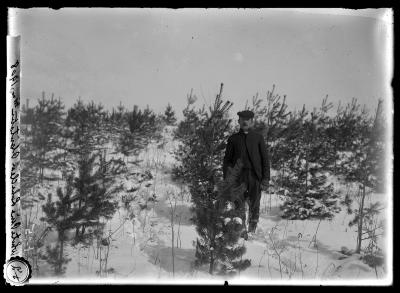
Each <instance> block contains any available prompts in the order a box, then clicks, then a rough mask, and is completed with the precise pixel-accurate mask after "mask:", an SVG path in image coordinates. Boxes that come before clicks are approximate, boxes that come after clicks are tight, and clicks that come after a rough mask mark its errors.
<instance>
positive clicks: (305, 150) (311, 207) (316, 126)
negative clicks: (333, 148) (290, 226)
mask: <svg viewBox="0 0 400 293" xmlns="http://www.w3.org/2000/svg"><path fill="white" fill-rule="evenodd" d="M330 108H331V104H327V99H324V100H323V102H322V106H321V108H320V110H319V111H317V110H316V109H314V111H313V112H311V113H310V117H309V118H308V119H304V117H305V116H306V115H305V109H304V107H303V111H302V112H301V113H300V114H299V117H298V118H297V119H296V118H295V119H293V121H291V123H289V125H288V126H289V127H294V128H295V129H296V131H293V130H292V131H288V133H287V136H286V142H285V144H286V146H287V147H288V148H291V151H290V152H286V154H289V156H290V157H289V161H288V163H289V164H288V166H287V167H288V168H287V169H286V175H285V176H284V177H283V180H282V181H281V183H283V184H282V185H283V186H284V187H285V188H286V189H287V191H288V194H287V196H286V199H285V202H284V204H283V205H282V207H281V208H282V210H283V217H286V218H289V219H307V218H317V219H331V218H332V217H333V216H334V214H335V213H337V212H338V211H339V210H340V208H339V207H338V206H337V200H338V193H337V192H335V191H334V188H333V183H330V184H328V181H327V175H329V174H328V172H327V168H326V165H327V164H328V163H327V159H326V156H325V154H326V148H327V144H326V138H325V129H326V125H327V124H328V123H329V119H328V118H327V115H326V113H327V111H328V110H329V109H330ZM293 123H294V124H293ZM290 154H291V155H290Z"/></svg>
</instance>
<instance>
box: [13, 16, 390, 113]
mask: <svg viewBox="0 0 400 293" xmlns="http://www.w3.org/2000/svg"><path fill="white" fill-rule="evenodd" d="M322 12H323V13H321V10H309V9H305V10H299V9H296V10H288V9H284V10H270V9H262V10H249V9H245V10H244V9H227V10H225V9H222V10H221V9H214V10H210V9H208V10H206V9H195V10H193V9H184V10H168V9H111V8H110V9H93V8H92V9H60V10H49V9H44V8H42V9H25V10H24V9H16V10H14V11H13V12H12V13H10V15H9V20H10V23H9V29H10V33H12V34H14V35H16V34H18V35H21V38H22V40H21V56H22V63H21V66H22V90H21V94H22V99H23V100H24V99H26V98H30V100H31V102H30V103H31V105H32V104H34V100H36V99H38V98H40V97H41V92H42V91H45V92H46V94H48V95H50V94H51V93H54V94H55V96H56V97H59V96H60V97H61V98H62V100H63V101H64V103H65V104H66V106H67V107H69V106H71V105H72V104H73V103H74V102H75V101H76V100H77V98H78V96H80V97H81V98H82V99H83V100H85V101H90V100H92V99H93V100H94V101H98V102H101V103H102V104H103V105H105V106H106V108H109V109H111V107H113V106H117V105H118V104H119V102H120V101H121V102H122V103H123V104H124V105H125V106H127V107H129V108H131V107H133V105H134V104H137V105H139V106H140V107H144V106H146V105H147V104H148V105H149V106H150V107H151V108H153V109H154V110H155V111H156V112H159V111H162V110H163V109H164V108H165V106H166V105H167V103H168V102H170V103H171V104H172V106H173V107H174V108H175V109H176V110H177V112H179V113H178V114H179V116H180V112H181V110H182V109H183V108H184V106H185V104H186V95H187V93H188V92H190V89H191V88H193V91H194V93H195V94H196V95H197V96H198V97H199V101H198V104H199V105H201V104H202V103H203V102H205V103H210V102H211V101H212V100H213V99H214V97H215V94H216V93H217V92H218V89H219V84H220V83H221V82H223V83H224V97H225V98H226V99H229V100H230V101H232V102H233V103H234V107H233V111H232V112H233V113H235V112H236V111H238V110H240V109H242V108H243V107H244V105H245V101H246V99H251V97H252V96H253V95H255V94H256V93H257V92H258V93H259V94H260V95H261V97H263V96H265V94H266V92H267V91H268V90H270V89H271V88H272V85H273V84H275V85H276V89H277V92H278V93H280V94H282V95H284V94H285V95H287V103H288V104H289V108H290V109H294V108H300V107H301V106H302V105H303V104H305V105H306V107H308V108H311V107H314V106H318V105H320V103H321V101H322V99H323V98H324V97H325V96H326V95H329V100H330V101H332V102H334V103H335V104H337V101H339V100H342V101H344V102H347V101H350V100H351V98H352V97H355V98H357V99H358V100H359V101H360V102H361V103H365V104H367V105H369V106H370V107H371V108H374V107H375V106H376V105H375V104H376V101H377V99H378V98H383V99H391V92H390V91H388V89H389V88H390V79H391V72H390V70H389V69H390V68H389V67H390V66H389V65H390V64H389V63H388V62H387V61H386V60H387V59H386V56H387V54H386V53H385V52H387V50H388V49H391V46H392V44H391V43H390V42H389V41H388V40H389V39H388V35H389V28H390V29H391V27H390V26H389V25H391V23H389V22H388V21H387V19H388V18H385V17H384V16H385V14H388V13H389V14H390V11H388V10H358V11H350V10H322ZM23 102H24V101H23Z"/></svg>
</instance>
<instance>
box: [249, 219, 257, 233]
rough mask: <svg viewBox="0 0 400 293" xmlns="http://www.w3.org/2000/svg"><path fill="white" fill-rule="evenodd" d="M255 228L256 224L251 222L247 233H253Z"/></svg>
mask: <svg viewBox="0 0 400 293" xmlns="http://www.w3.org/2000/svg"><path fill="white" fill-rule="evenodd" d="M256 228H257V222H254V221H251V222H250V223H249V232H250V233H255V232H256Z"/></svg>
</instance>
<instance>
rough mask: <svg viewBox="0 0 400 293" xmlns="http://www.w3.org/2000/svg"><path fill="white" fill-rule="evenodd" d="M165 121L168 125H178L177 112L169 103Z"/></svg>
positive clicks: (164, 117)
mask: <svg viewBox="0 0 400 293" xmlns="http://www.w3.org/2000/svg"><path fill="white" fill-rule="evenodd" d="M163 120H164V121H165V123H166V124H167V125H175V123H176V117H175V111H174V110H173V109H172V106H171V105H170V104H169V103H168V105H167V108H166V109H165V112H164V116H163Z"/></svg>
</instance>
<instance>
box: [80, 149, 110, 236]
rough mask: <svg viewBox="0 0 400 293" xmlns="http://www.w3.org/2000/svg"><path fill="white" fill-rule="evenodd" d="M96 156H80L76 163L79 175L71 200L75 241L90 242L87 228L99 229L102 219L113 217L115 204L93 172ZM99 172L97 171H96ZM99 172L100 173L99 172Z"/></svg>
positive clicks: (105, 187) (96, 174)
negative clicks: (72, 203) (73, 210)
mask: <svg viewBox="0 0 400 293" xmlns="http://www.w3.org/2000/svg"><path fill="white" fill-rule="evenodd" d="M97 157H98V156H97V155H96V154H94V155H86V156H82V157H81V158H80V160H79V161H78V167H79V169H78V170H79V173H78V176H77V177H76V178H75V180H74V187H75V190H76V194H75V196H74V198H73V200H74V209H75V218H76V219H77V222H75V241H76V243H79V242H82V243H86V242H90V241H91V240H92V236H93V235H91V234H90V233H89V234H88V233H86V232H87V228H95V229H101V228H102V226H103V224H102V222H101V220H102V219H110V218H112V216H113V215H114V213H115V211H116V208H117V203H116V201H115V200H114V199H113V194H112V192H109V190H108V189H107V187H108V186H107V185H103V184H101V181H99V180H98V179H99V173H96V171H93V170H94V162H95V160H96V159H97ZM97 172H99V171H97ZM100 172H101V171H100Z"/></svg>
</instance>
